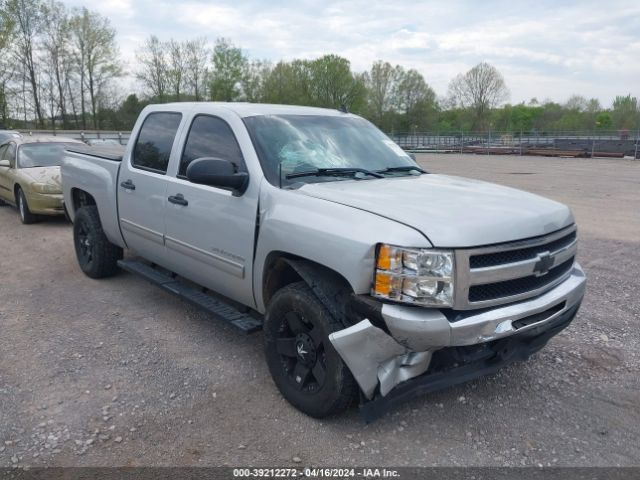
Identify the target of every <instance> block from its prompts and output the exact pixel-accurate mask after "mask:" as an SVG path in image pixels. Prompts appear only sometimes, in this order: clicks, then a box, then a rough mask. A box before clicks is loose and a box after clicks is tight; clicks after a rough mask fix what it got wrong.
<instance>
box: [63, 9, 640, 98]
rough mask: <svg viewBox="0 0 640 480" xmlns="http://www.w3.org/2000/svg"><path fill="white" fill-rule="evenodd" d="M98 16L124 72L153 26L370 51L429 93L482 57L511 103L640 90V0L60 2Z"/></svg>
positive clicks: (304, 48) (283, 54)
mask: <svg viewBox="0 0 640 480" xmlns="http://www.w3.org/2000/svg"><path fill="white" fill-rule="evenodd" d="M64 3H66V4H67V5H68V6H72V7H77V6H86V7H87V8H89V9H91V10H95V11H97V12H99V13H101V14H103V15H105V16H107V17H108V18H109V19H110V20H111V22H112V24H113V26H114V27H115V28H116V29H117V31H118V37H117V38H118V43H119V45H120V51H121V54H122V58H123V60H124V61H125V63H126V64H127V71H129V72H131V71H134V70H135V68H136V63H135V51H136V49H138V48H139V47H140V45H141V44H142V43H143V42H144V39H145V38H146V37H148V36H149V35H151V34H154V35H157V36H158V37H159V38H160V39H162V40H168V39H170V38H175V39H177V40H184V39H190V38H194V37H201V36H204V37H207V38H209V39H210V40H211V41H213V40H215V39H216V38H217V37H226V38H229V39H231V40H232V41H233V42H234V43H235V44H236V45H238V46H240V47H242V49H243V50H244V51H245V53H246V54H247V55H248V56H249V57H250V58H256V59H267V60H271V61H277V60H280V59H285V60H290V59H293V58H315V57H318V56H321V55H323V54H327V53H336V54H339V55H342V56H344V57H346V58H347V59H349V60H350V61H351V65H352V68H353V69H354V70H356V71H364V70H367V69H368V68H369V67H370V66H371V64H372V63H373V62H374V61H375V60H378V59H381V60H386V61H388V62H390V63H392V64H401V65H403V66H405V67H407V68H415V69H417V70H418V71H420V72H421V73H422V74H423V75H424V77H425V79H426V80H427V82H428V83H429V84H430V85H431V86H432V87H433V88H434V89H435V90H436V93H438V95H445V94H446V93H447V86H448V84H449V81H450V80H451V78H453V77H454V76H455V75H456V74H458V73H460V72H464V71H466V70H468V69H469V68H471V67H472V66H473V65H475V64H477V63H478V62H481V61H487V62H489V63H491V64H493V65H495V66H496V67H497V68H498V69H499V70H500V71H501V72H502V74H503V75H504V77H505V80H506V82H507V85H508V87H509V89H510V91H511V98H510V100H511V102H512V103H518V102H521V101H528V100H529V99H530V98H532V97H537V98H538V99H539V100H543V99H547V98H548V99H552V100H555V101H564V100H566V99H567V98H568V97H569V96H570V95H572V94H574V93H576V94H581V95H584V96H586V97H589V98H590V97H595V98H598V99H599V100H600V101H601V102H602V103H603V105H605V106H608V105H610V104H611V101H612V99H613V98H614V97H615V96H616V95H621V94H627V93H631V94H632V95H635V96H640V1H638V0H635V1H622V0H607V1H589V0H584V1H565V0H555V1H550V0H538V1H514V0H511V1H503V0H487V1H484V2H479V1H457V0H440V1H416V0H413V1H412V0H384V1H379V0H351V1H331V0H328V1H311V0H266V1H259V0H235V1H231V0H222V1H202V0H185V1H175V0H174V1H171V0H99V1H96V0H84V1H83V0H64Z"/></svg>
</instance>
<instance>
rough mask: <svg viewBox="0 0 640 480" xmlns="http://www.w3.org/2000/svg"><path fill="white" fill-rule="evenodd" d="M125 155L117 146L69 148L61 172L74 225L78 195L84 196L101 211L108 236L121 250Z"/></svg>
mask: <svg viewBox="0 0 640 480" xmlns="http://www.w3.org/2000/svg"><path fill="white" fill-rule="evenodd" d="M124 152H125V147H124V146H123V147H122V148H118V146H115V145H114V146H108V147H106V146H94V147H91V146H84V145H78V146H73V147H68V148H67V149H66V152H65V156H64V161H63V162H62V167H61V168H60V172H61V174H62V186H63V188H62V189H63V192H64V201H65V204H67V205H68V207H67V212H68V214H69V217H70V218H71V221H73V219H74V217H75V211H76V209H77V208H78V205H75V202H76V199H77V197H78V195H77V194H78V193H81V192H84V193H83V194H87V195H89V196H90V197H91V199H92V201H93V202H95V205H96V206H97V207H98V213H99V215H100V220H101V222H102V228H103V229H104V233H105V235H106V236H107V238H108V239H109V241H110V242H111V243H113V244H115V245H118V246H124V239H123V238H122V233H121V232H120V226H119V225H118V214H117V212H118V208H117V188H118V187H117V185H118V175H119V172H120V166H121V165H122V163H121V162H122V159H123V155H124ZM69 207H71V208H69Z"/></svg>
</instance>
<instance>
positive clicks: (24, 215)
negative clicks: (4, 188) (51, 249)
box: [16, 188, 38, 225]
mask: <svg viewBox="0 0 640 480" xmlns="http://www.w3.org/2000/svg"><path fill="white" fill-rule="evenodd" d="M16 204H17V206H18V214H19V215H20V221H21V222H22V223H23V224H24V225H30V224H32V223H36V222H37V221H38V216H37V215H34V214H33V213H31V210H29V205H28V204H27V197H25V195H24V192H23V191H22V189H21V188H18V195H17V198H16Z"/></svg>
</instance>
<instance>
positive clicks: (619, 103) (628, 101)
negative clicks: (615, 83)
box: [611, 95, 640, 129]
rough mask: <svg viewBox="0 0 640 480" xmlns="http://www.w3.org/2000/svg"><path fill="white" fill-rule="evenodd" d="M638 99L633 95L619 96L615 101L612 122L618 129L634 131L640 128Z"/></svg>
mask: <svg viewBox="0 0 640 480" xmlns="http://www.w3.org/2000/svg"><path fill="white" fill-rule="evenodd" d="M638 107H639V106H638V99H637V98H636V97H632V96H631V95H626V96H622V95H618V96H617V97H616V98H615V100H614V101H613V109H612V111H611V120H612V121H613V125H614V126H615V128H618V129H634V128H638V127H640V109H639V108H638Z"/></svg>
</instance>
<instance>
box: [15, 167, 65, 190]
mask: <svg viewBox="0 0 640 480" xmlns="http://www.w3.org/2000/svg"><path fill="white" fill-rule="evenodd" d="M20 173H21V174H22V175H23V176H25V177H27V178H28V179H30V180H32V181H33V182H34V183H46V184H48V185H54V186H56V187H60V188H61V189H62V180H61V178H60V167H33V168H21V169H20Z"/></svg>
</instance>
